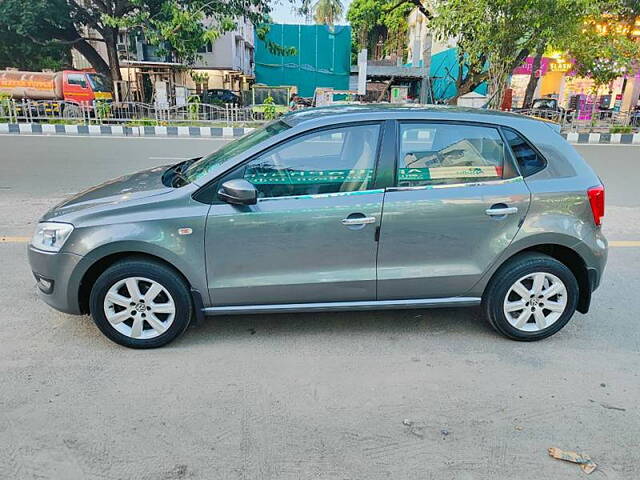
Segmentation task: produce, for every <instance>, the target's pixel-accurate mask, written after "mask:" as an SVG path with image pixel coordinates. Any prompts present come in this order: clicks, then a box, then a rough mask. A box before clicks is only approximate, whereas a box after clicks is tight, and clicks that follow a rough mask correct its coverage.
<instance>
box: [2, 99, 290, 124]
mask: <svg viewBox="0 0 640 480" xmlns="http://www.w3.org/2000/svg"><path fill="white" fill-rule="evenodd" d="M265 110H266V109H265V108H264V106H263V105H252V106H247V107H242V106H239V105H235V104H224V105H211V104H205V103H188V104H187V105H183V106H172V107H168V108H161V107H158V106H156V105H154V104H147V103H139V102H96V103H95V104H92V105H87V104H79V103H75V102H67V101H57V100H13V99H0V122H9V123H18V122H29V123H76V124H86V125H88V124H107V125H109V124H121V125H127V124H130V125H181V124H182V125H197V124H202V125H205V126H206V125H216V124H223V125H226V126H231V125H235V124H246V123H255V122H264V121H266V120H268V119H270V118H271V117H272V116H274V115H275V116H277V115H278V113H277V112H276V113H275V114H274V113H271V115H269V114H265ZM267 110H268V109H267ZM267 117H268V118H267Z"/></svg>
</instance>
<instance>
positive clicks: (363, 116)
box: [282, 104, 540, 127]
mask: <svg viewBox="0 0 640 480" xmlns="http://www.w3.org/2000/svg"><path fill="white" fill-rule="evenodd" d="M380 119H416V120H418V119H424V120H451V121H455V120H459V121H471V122H486V123H494V124H498V125H510V124H512V123H513V122H514V121H517V122H520V121H527V122H533V123H540V121H539V120H538V119H533V118H531V117H526V116H524V115H520V114H517V113H511V112H501V111H498V110H488V109H482V108H471V107H454V106H448V105H392V104H367V105H364V104H342V105H331V106H327V107H315V108H307V109H304V110H296V111H294V112H290V113H288V114H286V115H285V116H283V117H282V120H284V122H286V123H287V124H289V125H290V126H292V127H293V126H298V125H303V124H305V123H308V122H311V123H314V124H332V123H344V122H351V121H354V120H360V121H366V120H380Z"/></svg>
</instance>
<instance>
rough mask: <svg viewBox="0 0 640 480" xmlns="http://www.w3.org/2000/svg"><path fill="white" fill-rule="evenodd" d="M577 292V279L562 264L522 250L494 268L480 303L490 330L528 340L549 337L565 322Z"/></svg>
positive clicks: (553, 259)
mask: <svg viewBox="0 0 640 480" xmlns="http://www.w3.org/2000/svg"><path fill="white" fill-rule="evenodd" d="M540 279H543V280H540ZM535 282H538V283H537V284H536V283H535ZM540 285H542V286H541V287H540ZM522 287H524V290H523V288H522ZM534 291H535V292H536V294H535V295H534V298H532V297H531V294H532V293H533V292H534ZM518 292H520V293H518ZM525 292H526V294H525ZM555 292H558V293H557V294H555V295H554V293H555ZM578 294H579V287H578V282H577V280H576V278H575V276H574V275H573V273H572V272H571V270H570V269H569V268H568V267H567V266H566V265H564V264H563V263H561V262H559V261H558V260H556V259H555V258H552V257H550V256H548V255H544V254H540V253H524V254H521V255H518V256H516V257H514V258H512V259H511V260H509V261H508V262H507V263H505V264H504V265H503V266H502V267H500V268H499V269H498V271H497V272H496V273H495V274H494V276H493V278H492V279H491V281H490V282H489V285H488V286H487V288H486V289H485V292H484V295H483V299H482V305H483V309H484V312H485V315H486V317H487V319H488V320H489V323H490V324H491V326H492V327H493V328H494V329H496V330H497V331H498V332H500V333H501V334H502V335H504V336H505V337H507V338H510V339H512V340H518V341H524V342H531V341H535V340H542V339H543V338H547V337H550V336H551V335H553V334H555V333H557V332H558V331H560V330H561V329H562V327H564V326H565V325H566V324H567V322H569V320H570V319H571V317H572V316H573V314H574V313H575V311H576V307H577V305H578ZM507 296H508V297H507ZM525 297H527V298H525ZM527 302H528V303H527ZM545 302H546V304H545ZM521 307H522V308H521ZM551 308H552V309H553V311H552V310H551ZM561 308H563V309H562V310H560V309H561ZM520 315H522V316H520ZM542 317H544V319H543V318H542Z"/></svg>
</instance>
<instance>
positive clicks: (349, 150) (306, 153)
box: [244, 125, 380, 198]
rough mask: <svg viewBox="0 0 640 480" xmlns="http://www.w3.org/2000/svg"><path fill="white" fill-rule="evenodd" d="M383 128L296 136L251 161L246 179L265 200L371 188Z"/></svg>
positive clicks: (346, 129) (367, 127)
mask: <svg viewBox="0 0 640 480" xmlns="http://www.w3.org/2000/svg"><path fill="white" fill-rule="evenodd" d="M379 129H380V127H379V126H378V125H360V126H350V127H343V128H336V129H331V130H322V131H319V132H314V133H310V134H306V135H303V136H301V137H297V138H295V139H293V140H291V141H288V142H286V143H285V144H283V145H280V146H278V147H276V148H274V149H272V150H269V151H268V152H266V153H265V154H263V155H261V156H259V157H258V158H256V159H254V160H252V161H251V162H250V163H249V164H247V166H246V168H245V171H244V178H245V179H246V180H248V181H249V182H251V183H253V184H254V185H255V186H256V188H257V189H258V193H259V196H260V197H262V198H270V197H283V196H292V195H315V194H321V193H335V192H354V191H361V190H367V189H369V188H370V187H371V183H372V181H373V172H374V169H375V159H376V151H377V146H378V135H379Z"/></svg>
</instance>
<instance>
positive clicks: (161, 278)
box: [90, 260, 193, 348]
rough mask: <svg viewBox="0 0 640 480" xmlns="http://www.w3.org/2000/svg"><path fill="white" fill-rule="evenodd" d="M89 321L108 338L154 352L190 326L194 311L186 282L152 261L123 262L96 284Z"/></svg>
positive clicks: (110, 269)
mask: <svg viewBox="0 0 640 480" xmlns="http://www.w3.org/2000/svg"><path fill="white" fill-rule="evenodd" d="M90 309H91V316H92V317H93V320H94V322H95V323H96V325H97V326H98V328H99V329H100V330H101V331H102V333H104V334H105V335H106V336H107V337H109V338H110V339H111V340H113V341H114V342H116V343H119V344H120V345H124V346H125V347H131V348H155V347H160V346H162V345H166V344H167V343H169V342H171V341H172V340H174V339H175V338H176V337H178V336H179V335H180V334H181V333H182V332H184V330H185V329H186V328H187V326H188V325H189V322H190V321H191V316H192V311H193V305H192V301H191V296H190V295H189V289H188V287H187V285H186V283H185V282H184V280H183V279H182V278H181V277H180V275H179V274H177V273H176V272H175V271H173V270H172V269H171V268H169V267H167V266H165V265H163V264H161V263H156V262H153V261H147V260H131V261H124V262H119V263H116V264H114V265H112V266H111V267H109V268H108V269H106V270H105V271H104V272H103V273H102V275H100V277H98V279H97V280H96V282H95V284H94V286H93V288H92V290H91V297H90Z"/></svg>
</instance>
